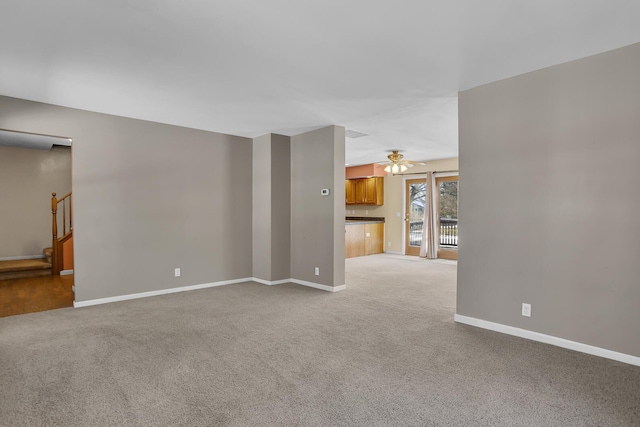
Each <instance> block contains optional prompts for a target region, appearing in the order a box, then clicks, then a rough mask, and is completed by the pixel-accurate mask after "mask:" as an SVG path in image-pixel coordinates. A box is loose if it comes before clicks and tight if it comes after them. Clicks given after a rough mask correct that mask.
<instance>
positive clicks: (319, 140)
mask: <svg viewBox="0 0 640 427" xmlns="http://www.w3.org/2000/svg"><path fill="white" fill-rule="evenodd" d="M344 149H345V137H344V128H343V127H339V126H329V127H326V128H322V129H318V130H315V131H311V132H307V133H304V134H301V135H296V136H293V137H291V276H292V278H294V279H298V280H305V281H308V282H313V283H319V284H322V285H327V286H342V285H344V197H345V195H344ZM323 188H329V189H330V190H331V194H330V195H329V196H322V195H321V194H320V190H321V189H323ZM315 267H319V268H320V275H319V276H316V275H314V268H315Z"/></svg>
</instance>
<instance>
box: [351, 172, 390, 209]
mask: <svg viewBox="0 0 640 427" xmlns="http://www.w3.org/2000/svg"><path fill="white" fill-rule="evenodd" d="M345 196H346V197H345V199H346V200H345V203H346V204H347V205H376V206H382V205H384V178H382V177H379V176H374V177H371V178H356V179H347V180H345Z"/></svg>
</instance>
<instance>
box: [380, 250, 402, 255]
mask: <svg viewBox="0 0 640 427" xmlns="http://www.w3.org/2000/svg"><path fill="white" fill-rule="evenodd" d="M384 253H385V254H391V255H404V254H403V253H402V252H398V251H384Z"/></svg>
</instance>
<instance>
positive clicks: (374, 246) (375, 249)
mask: <svg viewBox="0 0 640 427" xmlns="http://www.w3.org/2000/svg"><path fill="white" fill-rule="evenodd" d="M382 252H384V224H382V223H375V224H364V254H365V255H371V254H381V253H382Z"/></svg>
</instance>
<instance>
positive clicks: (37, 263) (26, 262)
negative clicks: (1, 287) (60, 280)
mask: <svg viewBox="0 0 640 427" xmlns="http://www.w3.org/2000/svg"><path fill="white" fill-rule="evenodd" d="M44 255H45V257H44V258H37V259H18V260H11V261H0V280H8V279H22V278H25V277H39V276H51V274H52V264H51V248H47V249H45V250H44Z"/></svg>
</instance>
